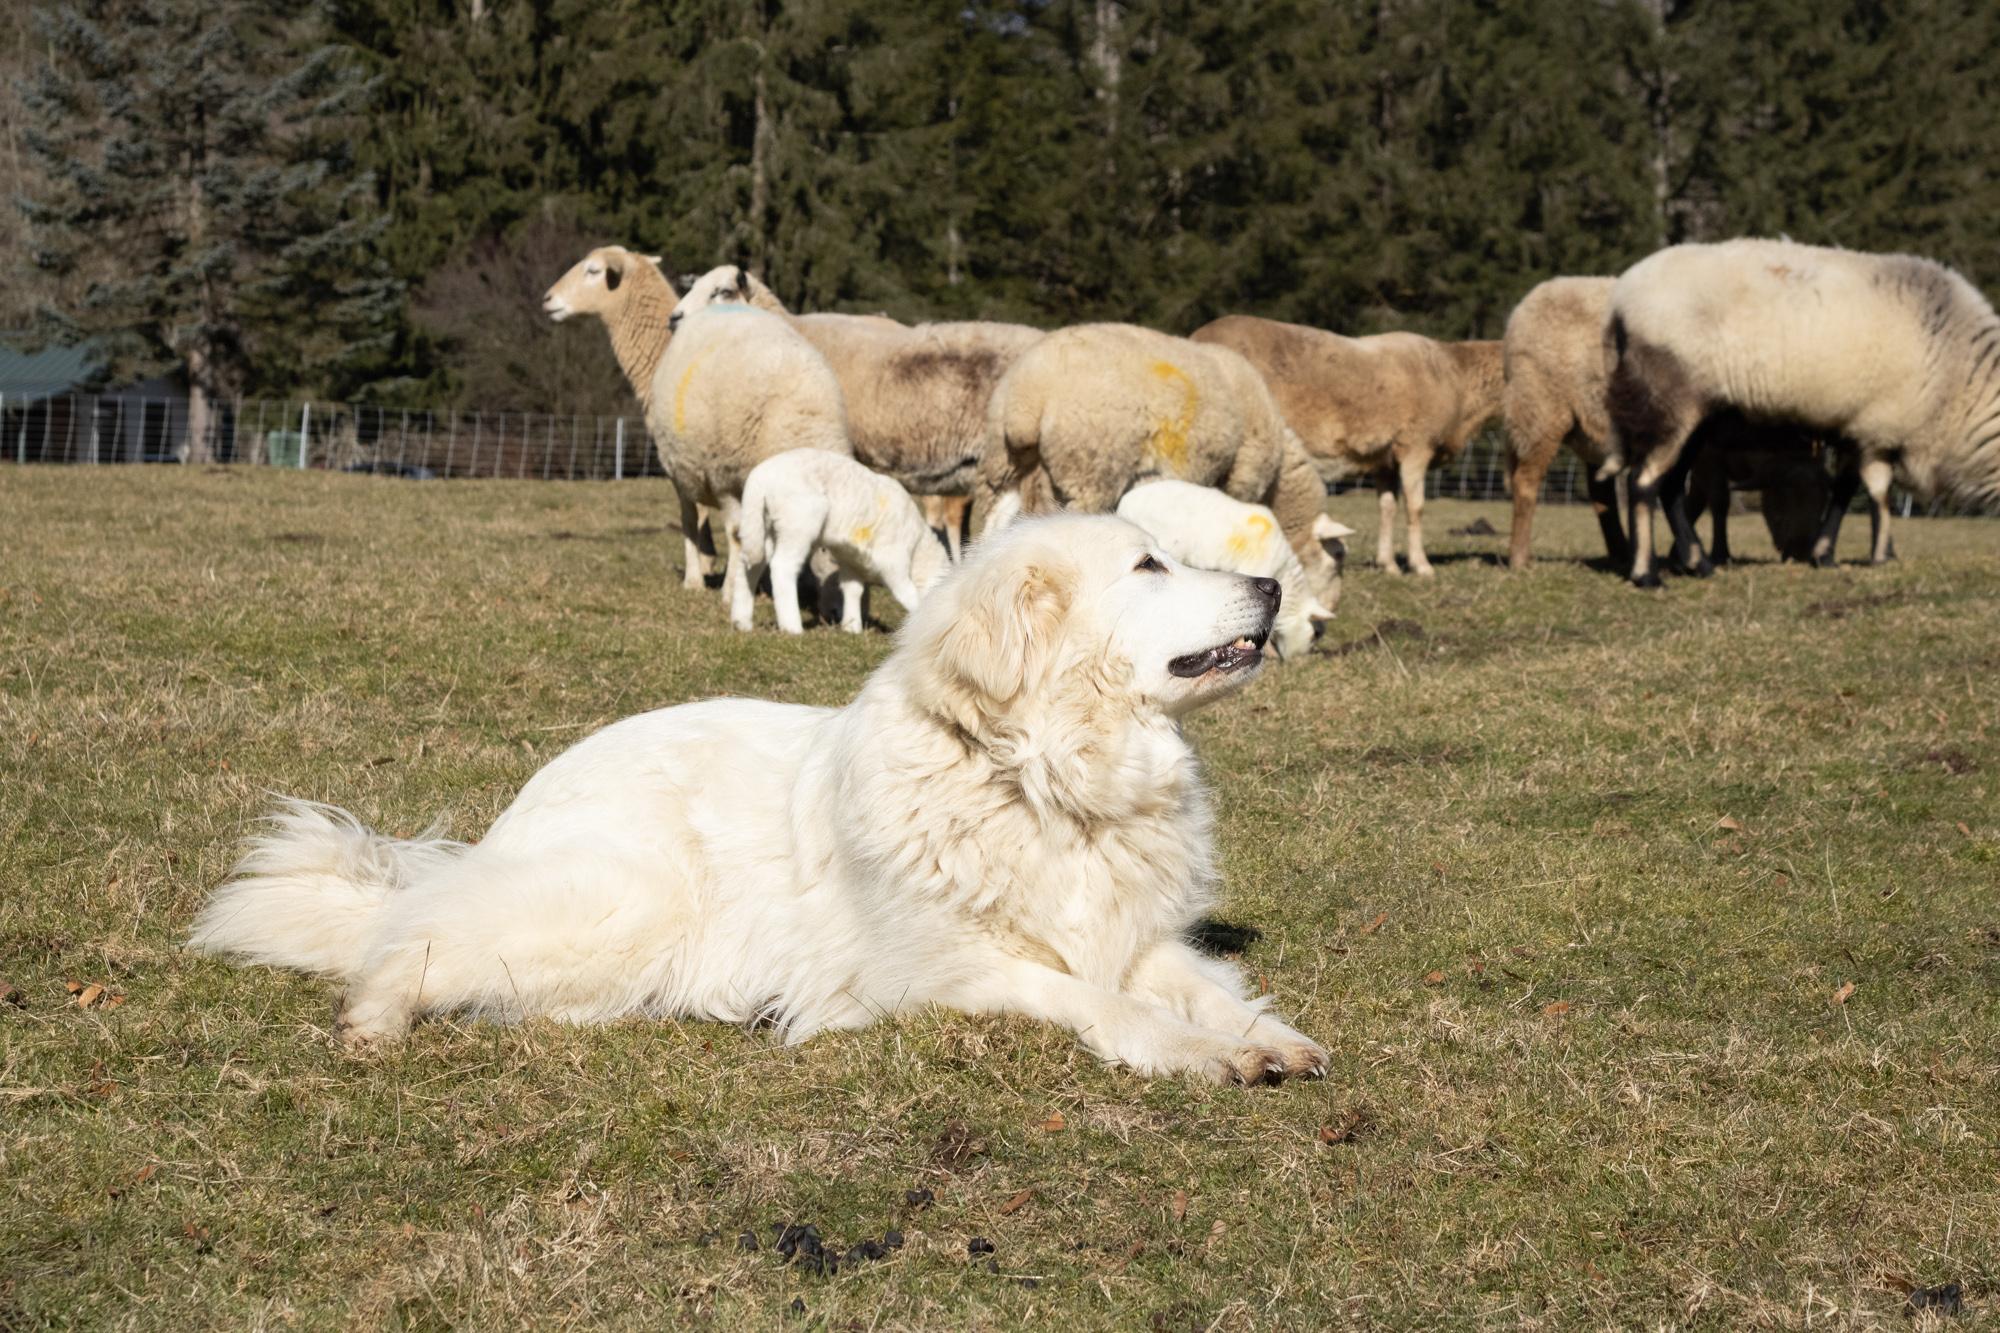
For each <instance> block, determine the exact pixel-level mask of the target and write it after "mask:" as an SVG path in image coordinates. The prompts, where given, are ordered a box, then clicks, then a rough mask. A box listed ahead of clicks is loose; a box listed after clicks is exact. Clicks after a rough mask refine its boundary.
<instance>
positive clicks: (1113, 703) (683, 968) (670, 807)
mask: <svg viewBox="0 0 2000 1333" xmlns="http://www.w3.org/2000/svg"><path fill="white" fill-rule="evenodd" d="M1277 602H1278V589H1277V586H1276V584H1275V583H1274V582H1273V581H1271V580H1268V579H1255V580H1253V579H1249V578H1244V577H1241V576H1237V575H1232V574H1222V573H1213V572H1205V571H1197V570H1190V569H1188V568H1185V567H1184V566H1182V565H1180V564H1179V563H1178V562H1176V561H1175V560H1173V558H1172V557H1171V556H1168V555H1167V554H1165V553H1164V552H1162V551H1161V550H1160V549H1159V548H1158V546H1157V545H1155V544H1154V543H1153V542H1152V541H1151V539H1150V538H1148V536H1147V535H1146V534H1145V533H1144V532H1143V531H1141V530H1140V529H1139V528H1137V527H1134V526H1132V525H1131V524H1129V523H1126V522H1123V521H1122V520H1119V519H1116V518H1111V517H1102V516H1100V517H1083V516H1070V515H1063V516H1057V517H1051V518H1043V519H1034V520H1029V521H1024V522H1021V523H1018V524H1016V525H1014V526H1013V527H1012V528H1010V529H1009V530H1008V531H1006V532H1005V533H1003V534H1001V535H999V536H996V537H992V538H989V539H987V540H986V541H984V542H982V543H980V545H979V546H978V547H977V548H975V550H974V551H973V552H972V554H971V555H970V556H969V557H968V560H967V562H966V564H964V565H963V566H961V567H960V568H959V569H958V570H957V571H956V572H954V573H953V574H952V575H951V576H950V577H948V578H946V579H945V580H944V581H943V582H941V583H940V584H939V585H938V586H937V587H936V588H935V589H934V590H933V591H932V593H931V594H930V595H929V596H928V597H926V598H925V599H924V601H923V603H922V604H921V605H920V606H919V607H918V609H917V610H916V611H915V612H914V613H913V614H912V615H911V617H910V619H909V621H908V623H907V624H906V625H905V627H904V629H903V630H902V631H901V637H900V640H899V643H898V645H897V648H896V651H895V652H894V653H893V654H892V655H891V657H890V658H889V660H888V661H887V662H886V663H884V664H883V666H882V667H881V668H880V669H879V670H878V671H876V673H875V674H874V675H873V676H871V677H870V678H869V680H868V681H867V683H866V684H865V685H864V686H863V688H862V690H861V693H860V695H859V696H858V697H857V698H856V699H855V700H854V702H853V703H852V704H850V705H849V706H848V707H846V708H843V709H838V710H833V709H822V708H807V707H801V706H797V705H789V704H776V703H760V702H752V701H747V700H736V699H722V700H713V701H710V702H706V703H698V704H689V705H686V706H683V707H678V708H667V709H662V710H660V711H658V712H653V713H645V714H642V715H640V716H638V717H633V718H628V719H626V720H624V721H622V722H618V723H615V724H613V725H611V726H609V727H606V728H605V729H604V730H602V731H600V732H597V733H596V734H595V735H593V736H590V737H589V738H587V739H585V740H584V741H582V742H581V743H580V744H578V745H577V746H575V747H574V748H573V749H571V750H569V751H568V752H567V753H565V754H563V755H561V756H559V757H558V758H557V759H555V760H554V761H553V762H551V763H550V764H549V765H548V766H547V767H546V768H544V769H542V771H541V772H539V773H537V774H536V775H535V776H534V778H532V779H531V780H530V781H529V782H528V784H527V786H526V787H524V788H523V789H522V791H521V794H520V795H519V796H518V797H517V798H516V799H515V801H514V804H513V805H512V806H511V807H509V808H508V810H507V811H506V812H505V813H503V814H502V815H501V816H500V818H499V819H498V820H497V821H495V823H494V825H493V827H492V829H491V830H489V831H488V833H487V835H486V838H485V839H484V840H483V841H482V842H480V843H478V844H477V845H476V846H470V847H466V846H460V845H457V844H453V843H449V842H444V841H441V840H437V839H419V840H417V841H413V842H412V841H397V840H394V839H391V838H387V837H384V836H382V835H380V834H377V833H373V832H371V831H369V830H367V829H365V828H363V827H361V826H360V825H359V824H358V823H356V822H355V821H354V820H353V819H352V818H351V817H350V816H348V815H345V814H343V813H341V812H339V811H336V810H332V809H329V808H327V807H324V806H317V805H309V804H305V803H292V804H290V805H288V806H287V807H285V808H284V810H283V811H282V812H281V813H280V814H279V815H278V816H277V817H276V819H275V821H274V823H273V826H272V827H271V829H270V831H269V832H268V833H266V834H265V835H264V836H263V837H261V838H259V839H257V840H256V841H255V842H253V843H252V844H251V846H250V848H249V851H248V853H247V855H246V856H245V857H244V858H243V861H242V863H241V864H240V865H239V866H238V867H237V871H236V877H235V878H234V879H232V880H231V881H230V882H229V883H227V884H225V885H223V886H222V887H221V888H220V889H218V890H217V891H216V893H215V896H214V898H213V899H212V900H211V901H210V903H209V904H208V906H207V907H206V909H205V910H204V911H203V912H202V914H201V917H200V919H199V920H198V921H197V923H196V925H195V928H194V934H193V939H192V941H191V942H192V944H193V945H194V946H195V947H197V948H200V949H204V950H207V951H209V952H213V953H219V954H228V955H233V956H235V957H237V958H240V959H244V960H248V961H253V962H262V963H273V964H278V965H283V966H290V967H299V968H307V969H312V970H316V971H320V972H326V973H331V974H333V975H335V976H337V977H340V978H342V979H344V980H345V981H346V982H347V985H348V992H347V996H346V999H345V1002H344V1009H343V1012H342V1015H341V1019H340V1027H341V1029H342V1031H343V1033H344V1036H345V1038H346V1040H347V1041H348V1042H349V1043H350V1044H353V1045H366V1044H368V1043H371V1042H377V1041H386V1040H392V1039H395V1038H397V1037H400V1036H401V1035H402V1034H403V1033H404V1032H405V1031H406V1030H407V1028H408V1027H409V1025H410V1023H411V1021H412V1020H413V1019H414V1018H415V1017H417V1016H418V1015H420V1014H422V1013H426V1012H443V1011H466V1012H472V1013H477V1014H483V1015H487V1016H492V1017H498V1018H521V1017H527V1016H532V1015H546V1016H551V1017H555V1018H558V1019H564V1020H569V1021H573V1022H598V1021H603V1020H608V1019H612V1018H616V1017H618V1016H619V1015H623V1014H654V1015H664V1014H674V1015H684V1016H689V1017H698V1018H709V1019H717V1020H723V1021H729V1022H738V1023H744V1022H751V1021H755V1020H759V1019H764V1020H768V1021H771V1022H773V1023H775V1024H776V1025H777V1027H778V1028H779V1030H780V1032H781V1033H782V1034H783V1035H784V1036H785V1037H786V1038H787V1039H788V1040H793V1041H797V1040H800V1039H803V1038H805V1037H808V1036H810V1035H812V1034H813V1033H815V1032H819V1031H822V1030H824V1029H828V1028H845V1027H857V1026H860V1025H863V1024H866V1023H869V1022H871V1021H873V1020H875V1019H877V1018H880V1017H882V1016H884V1015H886V1014H892V1013H895V1012H897V1011H900V1010H907V1009H910V1008H913V1007H916V1006H921V1005H927V1004H940V1005H947V1006H951V1007H953V1008H957V1009H962V1010H969V1011H974V1012H982V1013H1016V1014H1026V1015H1029V1016H1032V1017H1034V1018H1038V1019H1043V1020H1046V1021H1049V1022H1054V1023H1059V1024H1062V1025H1064V1026H1066V1027H1069V1028H1071V1029H1073V1030H1074V1031H1075V1032H1076V1033H1077V1034H1078V1036H1079V1037H1080V1038H1081V1039H1082V1041H1083V1044H1084V1045H1085V1046H1086V1047H1087V1048H1088V1049H1090V1050H1091V1051H1093V1052H1095V1053H1096V1054H1097V1055H1099V1056H1101V1057H1103V1058H1104V1059H1107V1060H1112V1061H1117V1062H1120V1063H1122V1064H1125V1065H1128V1066H1130V1067H1131V1068H1132V1069H1134V1070H1137V1071H1139V1072H1141V1073H1144V1074H1165V1073H1173V1072H1188V1073H1194V1074H1197V1075H1200V1076H1204V1077H1209V1078H1215V1079H1219V1080H1223V1081H1238V1082H1258V1081H1268V1080H1273V1079H1276V1078H1279V1077H1281V1076H1283V1075H1286V1074H1316V1073H1319V1072H1322V1071H1323V1070H1324V1068H1325V1062H1326V1054H1325V1052H1324V1051H1322V1050H1321V1049H1320V1048H1319V1047H1318V1046H1316V1045H1315V1044H1313V1043H1312V1042H1311V1041H1309V1040H1308V1039H1307V1038H1305V1037H1304V1036H1302V1035H1300V1034H1299V1033H1298V1032H1296V1031H1294V1030H1293V1029H1291V1028H1290V1027H1288V1026H1286V1025H1285V1024H1283V1023H1281V1022H1279V1021H1278V1020H1276V1019H1275V1018H1273V1017H1271V1016H1270V1015H1269V1014H1268V1013H1266V1012H1264V1007H1263V1006H1264V1002H1263V1001H1261V1000H1247V999H1245V998H1244V989H1245V988H1244V985H1243V981H1242V978H1241V977H1240V976H1239V975H1238V973H1237V970H1236V969H1235V968H1234V967H1232V966H1230V965H1229V964H1227V963H1224V962H1221V961H1218V960H1215V959H1212V958H1208V957H1205V956H1203V955H1201V954H1199V953H1197V952H1195V950H1193V949H1192V948H1190V947H1189V945H1188V944H1187V942H1186V940H1185V938H1184V937H1185V933H1186V931H1187V930H1188V929H1189V927H1190V926H1192V925H1193V924H1194V922H1195V920H1196V918H1197V917H1198V916H1199V915H1200V914H1201V913H1202V911H1203V910H1204V909H1205V908H1207V907H1208V906H1209V904H1210V903H1211V902H1212V901H1213V897H1214V892H1215V884H1216V868H1215V853H1214V848H1213V843H1212V839H1211V829H1210V826H1211V822H1212V817H1211V813H1210V806H1209V798H1208V794H1207V792H1206V790H1205V789H1204V787H1203V785H1202V782H1201V779H1200V776H1199V774H1198V772H1197V770H1196V765H1195V761H1194V756H1193V754H1192V752H1191V751H1190V750H1189V748H1188V744H1187V742H1186V741H1185V740H1184V739H1183V738H1182V735H1181V730H1180V724H1179V718H1180V717H1181V716H1182V715H1183V714H1185V713H1186V712H1187V711H1188V710H1189V709H1192V708H1194V707H1196V706H1198V705H1200V704H1202V703H1205V702H1207V701H1209V700H1211V699H1214V698H1216V697H1218V696H1220V695H1222V694H1224V693H1226V692H1228V691H1230V690H1233V689H1235V688H1236V687H1237V686H1239V685H1240V684H1241V683H1242V682H1243V681H1245V680H1246V679H1248V678H1249V677H1250V676H1252V675H1254V674H1255V673H1256V671H1257V669H1258V666H1259V664H1260V662H1261V656H1262V655H1261V651H1260V650H1261V646H1262V642H1263V640H1264V638H1265V636H1266V635H1267V634H1268V633H1269V630H1270V628H1271V624H1272V621H1273V619H1274V612H1275V611H1276V609H1277Z"/></svg>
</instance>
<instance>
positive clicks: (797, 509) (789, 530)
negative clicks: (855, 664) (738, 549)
mask: <svg viewBox="0 0 2000 1333" xmlns="http://www.w3.org/2000/svg"><path fill="white" fill-rule="evenodd" d="M741 531H742V541H743V556H744V559H745V561H746V562H747V563H748V564H749V565H750V584H751V586H752V587H755V586H756V583H757V571H758V570H759V569H760V568H761V567H762V566H763V565H764V563H765V560H766V554H767V551H766V543H767V542H768V543H769V547H768V558H769V561H770V566H771V599H772V601H773V602H775V603H776V604H777V611H778V628H779V629H781V630H783V631H784V632H785V633H787V634H802V633H804V632H805V625H804V623H803V622H802V621H801V620H800V619H799V593H798V577H799V570H800V569H801V568H802V567H803V566H804V565H805V563H806V560H807V558H808V557H810V556H811V555H812V553H813V551H814V549H815V548H818V549H820V550H823V551H825V552H827V553H828V554H829V555H831V556H832V557H833V561H834V563H835V564H836V565H837V566H839V569H840V593H841V620H840V627H841V628H842V629H844V630H846V631H848V632H849V633H850V634H859V633H860V632H861V592H862V589H863V587H864V586H865V585H866V584H868V583H879V584H881V585H882V586H883V587H885V588H887V589H888V590H889V591H890V592H891V593H892V594H894V595H895V598H896V600H897V601H899V602H901V603H902V604H903V609H904V610H906V611H914V610H916V609H917V603H918V602H919V601H920V600H922V598H923V595H924V593H926V592H927V591H929V590H930V587H931V585H932V584H934V583H936V582H937V581H938V580H939V579H940V578H943V577H944V574H945V571H946V570H947V569H949V568H950V562H949V557H948V556H947V555H946V553H945V549H944V546H943V544H942V543H940V542H939V541H938V539H937V535H936V534H935V533H933V532H932V531H931V527H930V524H929V523H927V522H925V521H924V515H923V511H922V510H921V509H919V508H917V502H916V501H915V500H912V499H911V498H910V493H909V492H908V491H906V490H904V489H903V488H902V487H901V486H898V485H897V484H896V483H895V482H894V481H892V480H891V479H889V478H888V477H885V476H883V475H882V474H881V473H879V472H871V471H869V470H868V469H867V468H865V467H863V466H862V465H861V464H859V463H857V462H855V461H854V460H853V459H851V458H848V457H845V456H843V455H841V454H836V453H832V452H829V451H828V450H825V449H792V450H788V451H787V452H785V453H782V454H775V455H773V456H772V457H770V458H767V459H765V460H764V461H763V462H761V463H759V464H758V465H757V466H756V467H754V468H752V469H751V470H750V476H749V479H748V480H747V481H745V482H744V483H743V517H742V529H741Z"/></svg>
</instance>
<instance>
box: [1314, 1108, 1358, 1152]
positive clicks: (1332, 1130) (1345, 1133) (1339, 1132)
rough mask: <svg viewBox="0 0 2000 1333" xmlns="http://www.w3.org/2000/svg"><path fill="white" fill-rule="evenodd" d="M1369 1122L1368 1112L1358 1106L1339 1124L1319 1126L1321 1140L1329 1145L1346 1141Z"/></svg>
mask: <svg viewBox="0 0 2000 1333" xmlns="http://www.w3.org/2000/svg"><path fill="white" fill-rule="evenodd" d="M1367 1123H1368V1113H1367V1112H1365V1111H1363V1110H1362V1109H1361V1108H1360V1107H1358V1106H1357V1107H1355V1108H1354V1109H1353V1110H1351V1111H1349V1112H1348V1113H1347V1115H1346V1116H1345V1117H1344V1118H1342V1120H1341V1122H1340V1123H1339V1124H1337V1125H1321V1126H1320V1127H1319V1141H1320V1142H1321V1143H1324V1144H1328V1145H1329V1146H1330V1145H1332V1144H1335V1143H1345V1142H1347V1141H1348V1140H1349V1139H1351V1138H1353V1137H1354V1136H1355V1135H1356V1134H1358V1133H1360V1132H1361V1127H1362V1126H1363V1125H1365V1124H1367Z"/></svg>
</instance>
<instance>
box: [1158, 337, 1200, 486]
mask: <svg viewBox="0 0 2000 1333" xmlns="http://www.w3.org/2000/svg"><path fill="white" fill-rule="evenodd" d="M1146 369H1147V370H1148V371H1150V372H1151V373H1152V375H1153V377H1154V378H1155V379H1159V380H1163V381H1165V382H1166V383H1167V384H1169V385H1172V386H1173V387H1175V388H1176V389H1178V390H1179V391H1180V405H1179V407H1178V408H1177V409H1176V410H1175V411H1174V412H1173V413H1172V414H1171V415H1168V416H1164V417H1161V418H1160V419H1159V420H1158V421H1155V422H1154V423H1153V433H1152V435H1151V436H1150V437H1149V438H1148V439H1147V441H1146V449H1147V451H1148V452H1149V453H1151V454H1152V455H1153V457H1154V458H1156V459H1158V460H1159V462H1160V465H1161V467H1162V468H1163V469H1164V470H1165V471H1166V473H1167V474H1168V475H1169V476H1174V477H1184V476H1186V475H1187V470H1188V450H1189V440H1190V439H1191V438H1192V437H1193V435H1194V415H1195V410H1196V408H1198V407H1199V406H1200V405H1201V394H1200V393H1199V392H1198V391H1197V390H1196V389H1195V387H1194V381H1193V380H1191V379H1189V378H1188V374H1187V372H1186V371H1184V370H1182V369H1181V368H1180V367H1179V366H1177V365H1175V364H1174V363H1173V362H1171V361H1155V362H1153V363H1152V364H1151V365H1150V366H1148V367H1146Z"/></svg>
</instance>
